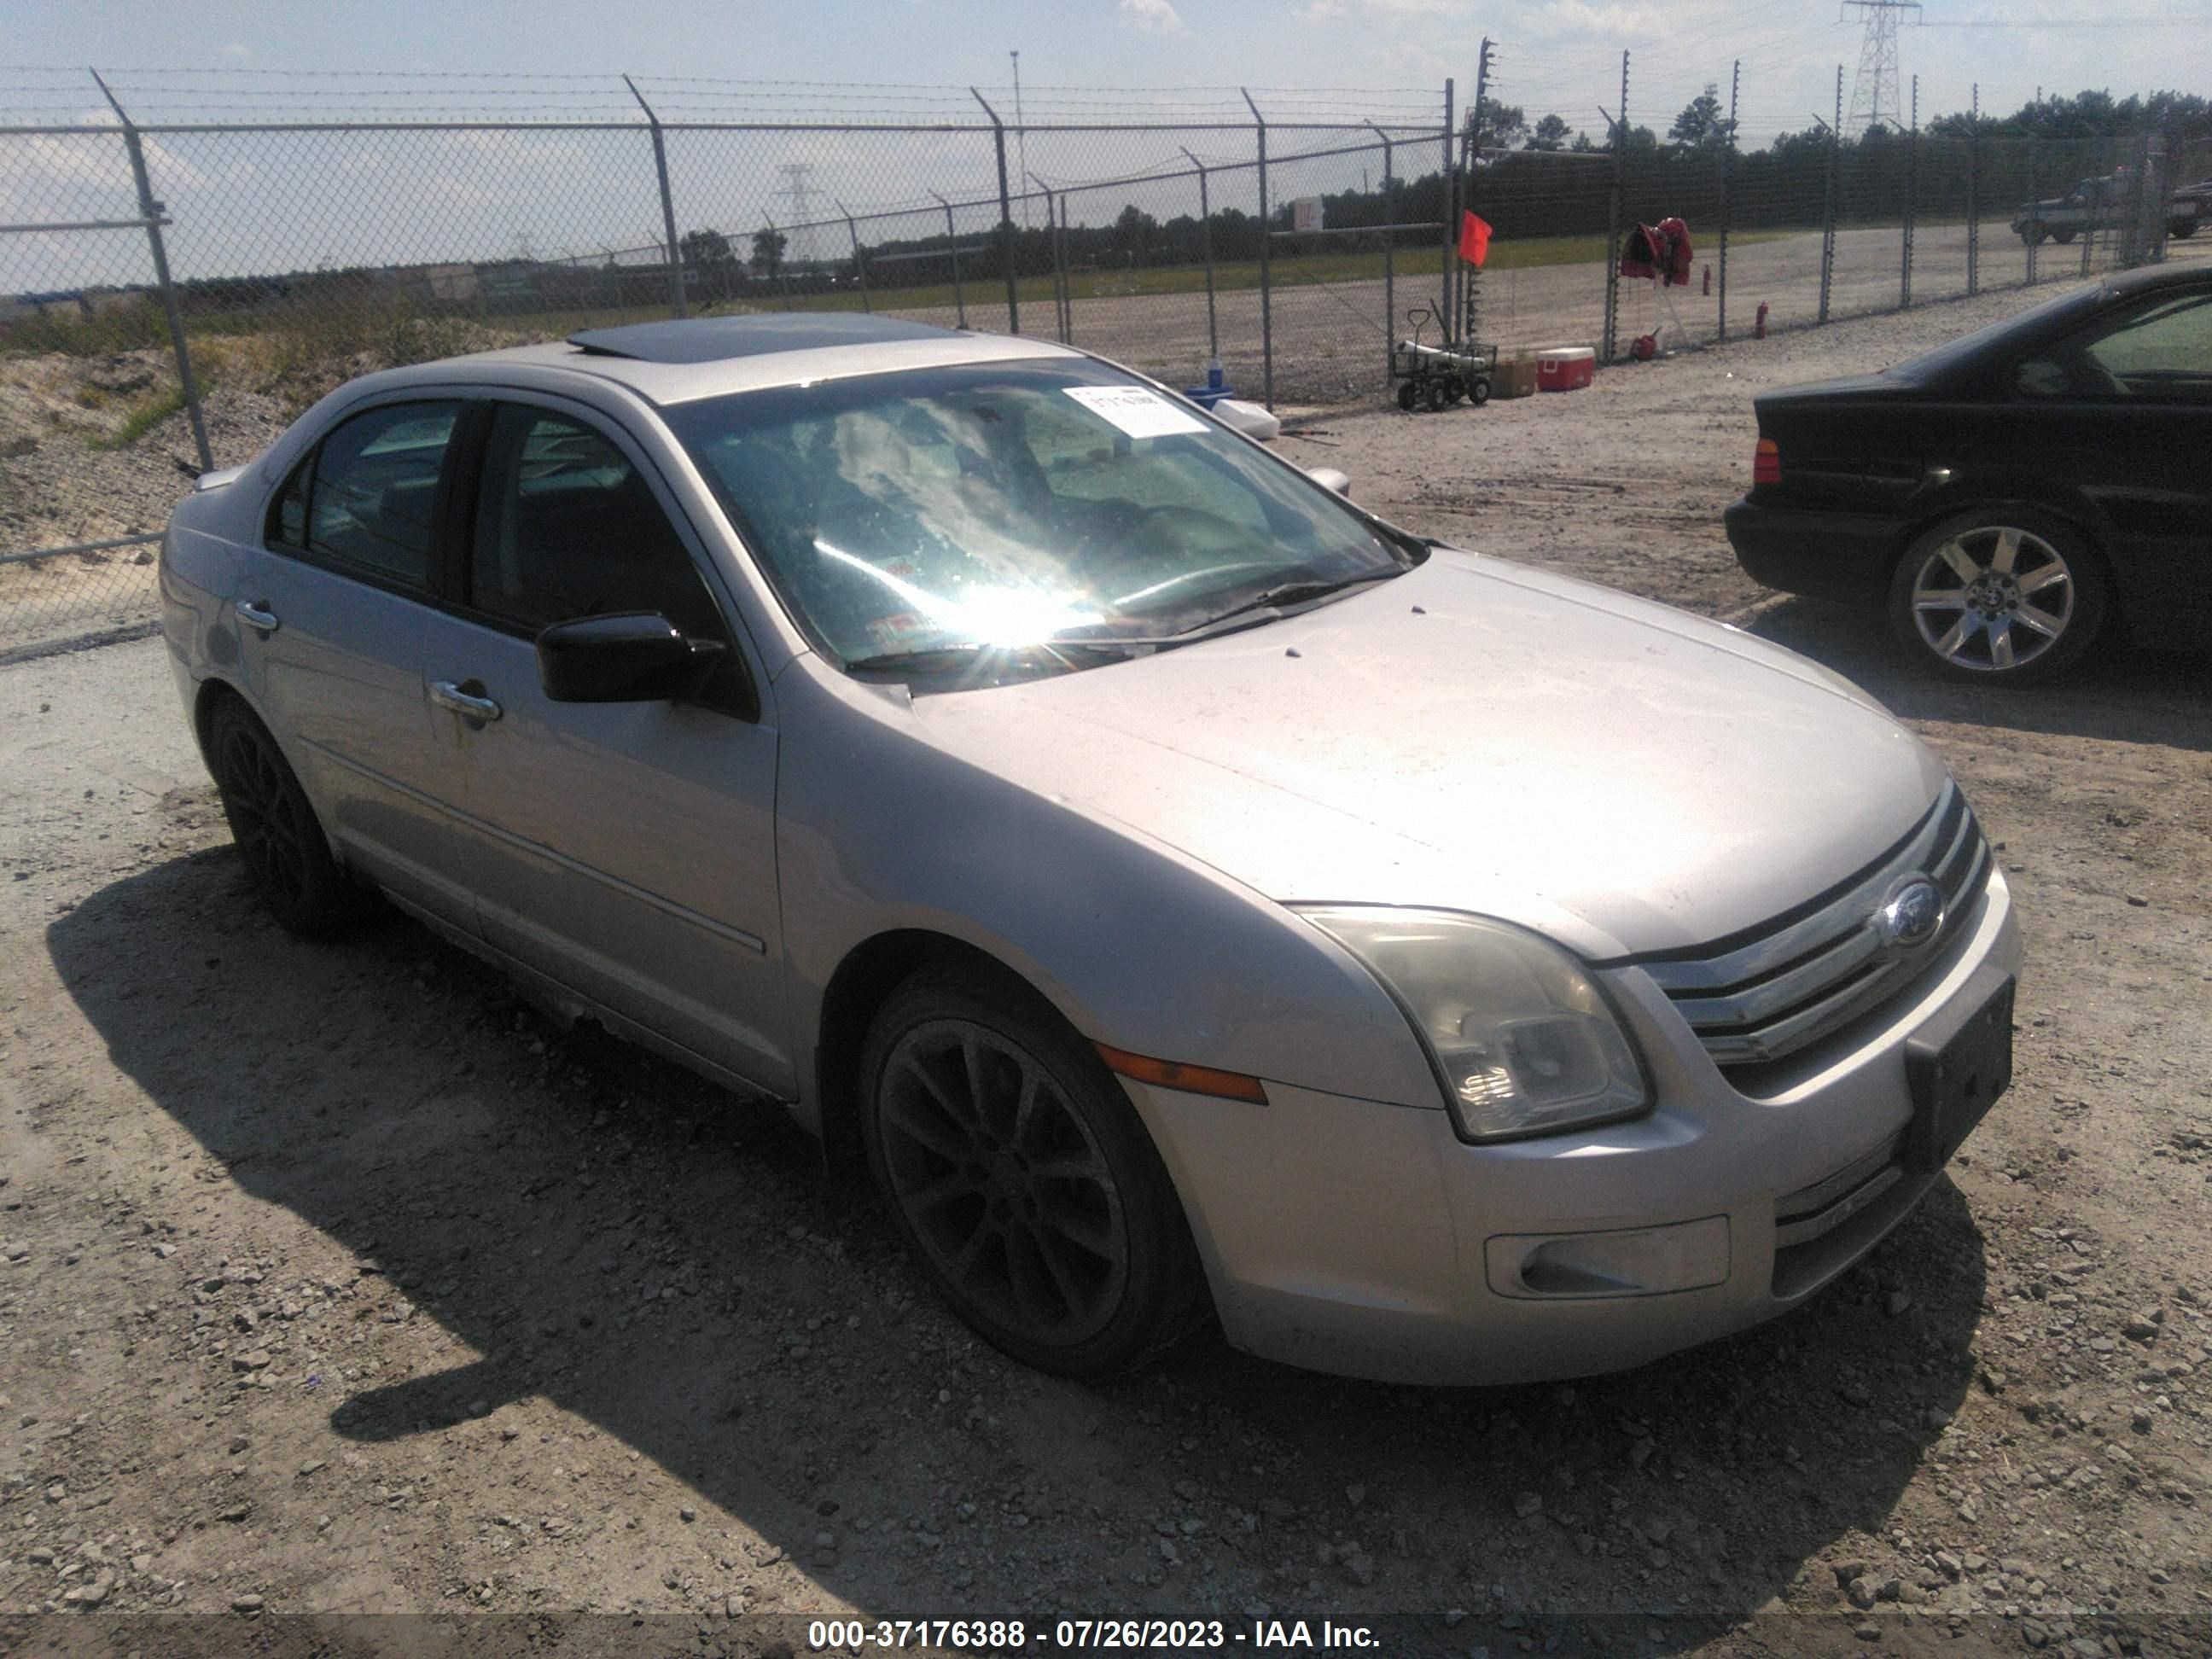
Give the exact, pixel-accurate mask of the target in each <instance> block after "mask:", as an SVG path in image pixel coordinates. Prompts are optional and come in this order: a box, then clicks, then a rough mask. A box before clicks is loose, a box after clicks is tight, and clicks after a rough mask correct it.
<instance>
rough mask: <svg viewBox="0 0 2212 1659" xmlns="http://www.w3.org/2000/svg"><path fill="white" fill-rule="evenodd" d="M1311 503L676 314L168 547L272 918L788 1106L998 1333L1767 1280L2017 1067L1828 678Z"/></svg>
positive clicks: (415, 382) (246, 499)
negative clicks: (431, 952) (376, 933)
mask: <svg viewBox="0 0 2212 1659" xmlns="http://www.w3.org/2000/svg"><path fill="white" fill-rule="evenodd" d="M1341 483H1342V480H1341V478H1340V477H1325V478H1317V477H1309V476H1308V475H1306V474H1304V473H1302V472H1300V471H1297V469H1296V468H1294V467H1292V466H1291V465H1288V464H1286V463H1285V462H1284V461H1283V460H1281V459H1279V458H1278V457H1276V456H1275V455H1274V454H1273V453H1270V452H1268V451H1267V450H1266V449H1264V448H1262V447H1260V446H1259V445H1258V444H1256V443H1255V442H1253V441H1250V440H1249V439H1247V438H1245V437H1243V436H1241V435H1238V434H1237V433H1236V432H1234V431H1231V429H1229V428H1226V427H1225V426H1223V425H1220V424H1218V423H1217V422H1215V421H1214V420H1213V419H1212V417H1211V416H1208V415H1206V414H1205V413H1202V412H1200V411H1199V410H1195V409H1194V408H1193V407H1192V406H1191V405H1189V404H1186V403H1184V402H1183V401H1182V400H1181V399H1180V398H1176V397H1175V396H1174V395H1173V394H1171V393H1170V392H1166V391H1164V389H1163V388H1161V387H1158V386H1155V385H1154V384H1152V382H1150V381H1148V380H1142V379H1140V378H1139V377H1137V376H1135V375H1133V374H1129V373H1127V372H1126V371H1123V370H1121V369H1119V368H1114V367H1112V366H1110V365H1109V364H1106V363H1103V362H1099V361H1097V359H1095V358H1092V357H1090V356H1085V355H1084V354H1082V353H1080V352H1077V351H1073V350H1070V349H1065V348H1061V347H1058V346H1054V345H1049V344H1045V343H1040V342H1037V341H1033V340H1024V339H1015V338H1010V337H994V336H988V335H972V334H966V333H951V332H946V331H941V330H937V329H932V328H925V327H921V326H919V325H911V324H905V323H897V322H891V321H886V320H884V319H876V318H862V317H850V318H839V317H807V316H799V315H790V316H782V317H764V318H717V319H704V320H698V321H692V322H680V323H665V324H647V325H637V326H634V327H626V328H614V329H606V330H600V331H592V332H587V333H582V334H579V335H576V336H574V337H573V338H572V339H570V340H569V341H568V342H567V343H562V344H554V345H540V346H529V347H523V348H519V349H512V350H504V351H496V352H491V353H489V354H485V355H483V356H473V357H465V358H460V359H456V360H453V361H451V362H438V363H429V364H425V365H422V366H420V367H416V368H406V369H400V370H396V371H393V372H391V373H387V374H374V375H371V376H369V377H368V378H366V379H363V380H356V381H355V382H354V383H352V384H351V385H349V386H345V387H344V388H343V389H342V390H340V391H338V392H335V393H333V394H332V395H331V397H329V398H325V400H324V401H323V402H322V403H320V404H318V405H317V406H316V407H315V408H314V409H313V410H310V411H309V412H308V413H307V416H305V417H303V418H302V419H301V421H300V422H298V424H297V425H295V427H293V428H292V429H291V430H290V431H289V432H288V433H287V434H286V435H284V436H283V438H282V439H281V440H280V441H278V442H277V443H276V446H275V447H273V448H271V449H270V451H269V453H267V454H265V455H264V456H263V457H261V458H260V459H258V460H257V461H255V462H253V463H252V464H251V465H247V466H245V467H241V468H238V469H236V470H234V471H229V472H224V473H216V474H211V475H210V476H209V477H205V478H204V479H203V480H202V481H201V483H200V488H199V489H198V490H197V492H196V493H195V494H193V495H191V497H189V498H188V499H187V500H186V501H185V502H184V503H183V504H182V505H181V506H180V507H179V508H178V510H177V513H176V515H175V518H174V520H173V523H172V525H171V526H170V529H169V533H168V537H167V542H166V544H165V546H164V548H163V554H162V561H161V579H162V580H161V590H162V596H163V602H164V606H165V616H166V627H167V637H168V642H169V648H170V652H171V654H172V658H173V663H174V666H175V671H176V678H177V684H178V688H179V691H180V692H181V694H182V696H183V698H184V702H185V708H186V710H187V712H188V714H189V716H190V718H191V722H192V725H193V727H194V730H195V731H196V732H197V735H198V738H199V741H200V744H201V747H202V750H203V751H204V754H205V756H206V757H207V761H208V764H209V767H210V770H211V772H212V773H213V775H214V776H215V779H216V783H217V784H218V786H219V787H220V789H221V791H222V799H223V803H224V805H225V808H226V810H227V811H228V815H229V818H230V823H231V826H232V828H233V830H234V833H235V836H236V838H237V841H238V844H239V847H240V851H241V852H242V854H244V857H245V860H246V865H247V866H248V868H249V869H250V870H251V872H252V876H253V878H254V879H255V881H256V883H257V884H258V887H259V888H260V890H261V891H262V892H263V894H264V896H265V897H266V899H267V902H268V903H269V905H270V908H271V909H272V910H273V912H274V913H275V915H276V918H277V920H278V921H281V922H282V923H283V925H284V926H286V927H289V928H291V929H293V930H294V931H295V932H298V933H306V934H313V935H322V934H327V933H332V932H334V931H336V930H337V929H339V928H340V927H343V925H344V924H345V922H346V921H348V920H349V918H350V917H351V916H353V915H355V914H356V911H357V910H358V908H360V905H361V902H362V898H363V897H364V896H366V895H367V894H368V893H370V892H380V893H382V894H383V895H385V896H386V897H388V898H389V899H390V901H391V902H393V903H394V904H397V905H398V907H399V908H402V909H404V910H405V911H407V912H409V913H410V914H411V915H416V916H417V917H419V918H420V919H421V920H422V921H425V922H427V923H428V924H429V925H430V926H431V927H434V928H435V929H437V930H438V931H439V932H441V933H444V934H446V935H447V936H449V937H450V938H452V939H454V940H456V941H458V942H459V943H460V944H461V945H464V946H465V947H467V948H468V949H470V950H472V951H477V952H479V953H481V954H483V956H485V957H489V958H490V959H492V960H493V961H495V962H496V963H499V964H500V965H501V966H502V967H503V968H505V969H507V970H508V971H509V972H510V973H512V974H513V975H515V976H516V977H517V978H519V979H520V980H521V981H524V982H525V984H526V986H528V987H531V988H532V990H533V991H535V992H536V993H537V994H539V995H540V996H541V997H543V998H544V999H546V1000H550V1001H551V1002H552V1003H554V1004H555V1005H556V1006H559V1007H561V1008H563V1009H565V1010H568V1011H569V1012H574V1013H576V1014H578V1015H581V1016H586V1017H588V1018H592V1019H595V1020H597V1021H599V1023H601V1024H603V1025H605V1026H606V1027H607V1028H609V1029H611V1030H614V1031H617V1032H618V1033H621V1034H623V1035H624V1036H628V1037H629V1038H631V1039H633V1040H635V1041H636V1042H641V1043H643V1044H646V1045H647V1046H648V1047H651V1048H655V1049H657V1050H659V1051H660V1052H662V1053H664V1054H668V1055H670V1056H671V1057H673V1058H675V1059H676V1060H680V1061H681V1062H683V1063H684V1064H685V1065H687V1066H693V1067H696V1069H698V1070H699V1071H701V1072H703V1073H707V1074H708V1075H710V1076H712V1077H714V1078H716V1079H720V1080H722V1081H724V1082H726V1083H727V1084H729V1085H732V1086H733V1087H737V1088H739V1089H742V1090H744V1091H748V1092H750V1093H753V1094H757V1095H766V1096H770V1097H774V1098H775V1099H776V1100H779V1101H781V1102H784V1103H787V1106H788V1108H789V1109H790V1110H791V1111H792V1112H793V1114H794V1115H796V1116H797V1117H798V1118H799V1120H800V1121H802V1122H804V1123H805V1124H806V1125H807V1126H808V1127H811V1128H812V1129H814V1130H816V1131H817V1132H818V1133H820V1134H821V1135H822V1136H823V1138H824V1139H825V1140H826V1142H827V1143H828V1145H829V1147H830V1149H831V1150H832V1152H836V1153H839V1154H842V1157H839V1158H833V1159H832V1164H833V1167H835V1168H838V1169H857V1168H858V1167H860V1164H862V1163H863V1162H865V1165H866V1168H867V1170H869V1171H870V1173H871V1174H872V1177H873V1180H874V1182H876V1184H877V1186H878V1188H880V1190H881V1192H882V1194H883V1196H884V1200H885V1201H886V1207H887V1209H888V1210H889V1212H890V1216H891V1217H892V1218H893V1221H894V1225H896V1228H897V1230H898V1231H899V1232H900V1233H901V1234H902V1237H904V1239H905V1240H906V1242H907V1243H908V1244H909V1245H910V1246H911V1247H912V1249H913V1252H914V1255H915V1258H916V1260H917V1261H919V1263H920V1264H921V1268H922V1270H923V1271H924V1272H925V1273H927V1276H928V1277H929V1278H930V1279H932V1280H933V1282H934V1284H935V1285H937V1287H938V1288H939V1291H941V1292H942V1293H943V1294H944V1296H945V1298H946V1300H947V1301H948V1302H950V1303H951V1304H952V1306H953V1307H954V1308H956V1309H957V1310H958V1311H959V1313H960V1314H961V1316H963V1318H965V1319H966V1320H967V1321H968V1322H969V1323H970V1324H972V1325H973V1326H974V1327H975V1328H976V1329H977V1330H978V1331H979V1332H981V1334H983V1335H984V1336H986V1337H987V1338H988V1339H989V1340H991V1341H993V1342H994V1343H996V1344H997V1345H998V1346H1000V1347H1001V1348H1003V1349H1005V1350H1006V1351H1007V1352H1010V1353H1012V1354H1014V1355H1016V1356H1018V1357H1019V1358H1022V1359H1024V1360H1026V1361H1029V1362H1030V1363H1031V1364H1036V1365H1039V1366H1042V1367H1045V1368H1047V1369H1049V1370H1058V1371H1062V1372H1066V1373H1070V1374H1074V1375H1097V1374H1101V1373H1105V1372H1109V1371H1111V1370H1117V1369H1121V1368H1125V1367H1127V1366H1129V1365H1131V1364H1134V1363H1136V1362H1139V1361H1140V1360H1142V1359H1143V1358H1146V1356H1148V1355H1150V1354H1152V1353H1153V1352H1157V1351H1158V1349H1160V1348H1161V1347H1162V1346H1164V1345H1165V1344H1166V1343H1168V1342H1170V1341H1171V1340H1174V1339H1175V1338H1176V1336H1178V1335H1179V1334H1182V1332H1184V1331H1185V1330H1187V1329H1188V1328H1190V1327H1191V1326H1192V1325H1193V1324H1194V1323H1195V1322H1198V1321H1200V1319H1202V1318H1203V1317H1204V1316H1206V1314H1207V1313H1208V1312H1209V1311H1211V1312H1212V1314H1213V1315H1216V1316H1218V1318H1219V1320H1220V1322H1221V1324H1222V1326H1223V1328H1224V1329H1225V1331H1226V1333H1227V1334H1228V1336H1229V1339H1230V1340H1231V1341H1232V1342H1233V1343H1235V1344H1237V1346H1240V1347H1243V1348H1245V1349H1248V1350H1249V1351H1251V1352H1255V1353H1258V1354H1263V1355H1266V1356H1268V1357H1270V1358H1276V1359H1281V1360H1285V1361H1288V1362H1290V1363H1291V1364H1298V1365H1305V1366H1311V1367H1316V1368H1319V1369H1322V1370H1334V1371H1341V1372H1346V1373H1351V1374H1354V1375H1358V1376H1370V1377H1379V1378H1388V1379H1395V1380H1400V1381H1405V1382H1422V1383H1479V1382H1480V1383H1486V1382H1504V1381H1515V1380H1525V1379H1532V1378H1540V1377H1555V1376H1571V1375H1576V1374H1580V1373H1588V1372H1595V1371H1602V1370H1613V1369H1617V1368H1620V1367H1623V1366H1627V1365H1632V1364H1638V1363H1639V1362H1642V1361H1644V1360H1648V1359H1650V1358H1653V1357H1654V1356H1656V1355H1659V1354H1663V1353H1666V1352H1669V1351H1671V1350H1674V1349H1677V1348H1680V1347H1683V1346H1686V1345H1689V1344H1691V1343H1695V1342H1699V1341H1703V1340H1707V1339H1709V1338H1712V1337H1716V1336H1719V1335H1721V1334H1724V1333H1726V1332H1729V1331H1734V1330H1736V1329H1738V1328H1741V1327H1744V1326H1747V1325H1749V1324H1752V1323H1753V1322H1757V1321H1759V1320H1762V1319H1765V1318H1768V1317H1771V1316H1773V1315H1775V1314H1778V1313H1780V1312H1783V1311H1784V1310H1787V1309H1789V1308H1790V1307H1792V1306H1794V1305H1795V1304H1797V1303H1799V1302H1801V1301H1802V1300H1803V1299H1804V1298H1805V1297H1808V1296H1809V1295H1811V1294H1812V1293H1813V1292H1814V1291H1816V1290H1818V1289H1819V1288H1820V1285H1823V1284H1824V1283H1826V1281H1827V1280H1829V1279H1832V1278H1834V1277H1835V1276H1836V1275H1837V1274H1838V1273H1840V1272H1842V1271H1843V1270H1844V1268H1845V1267H1847V1266H1848V1265H1849V1264H1850V1262H1852V1261H1854V1260H1856V1259H1857V1257H1858V1256H1860V1255H1862V1254H1863V1253H1864V1252H1865V1251H1866V1250H1868V1249H1869V1248H1871V1247H1872V1246H1873V1245H1874V1243H1875V1242H1876V1241H1877V1240H1878V1239H1880V1238H1881V1237H1882V1236H1883V1235H1884V1234H1885V1233H1887V1231H1889V1230H1890V1229H1891V1228H1893V1227H1894V1226H1895V1225H1897V1224H1898V1222H1899V1220H1900V1219H1901V1218H1903V1217H1904V1216H1905V1214H1906V1212H1908V1211H1910V1210H1911V1207H1912V1206H1913V1204H1914V1203H1915V1202H1916V1201H1917V1200H1918V1199H1919V1197H1920V1196H1921V1194H1923V1193H1924V1192H1925V1191H1926V1190H1927V1188H1929V1185H1930V1183H1932V1182H1934V1181H1935V1180H1936V1176H1937V1175H1938V1173H1939V1172H1940V1171H1941V1170H1942V1167H1943V1164H1944V1163H1945V1162H1946V1160H1947V1159H1948V1158H1949V1157H1950V1156H1951V1154H1952V1153H1953V1152H1954V1150H1955V1149H1956V1148H1957V1146H1958V1145H1959V1143H1960V1140H1961V1139H1963V1138H1964V1137H1965V1136H1966V1133H1968V1132H1969V1131H1970V1130H1971V1129H1972V1127H1973V1126H1974V1125H1975V1123H1976V1122H1977V1121H1978V1120H1979V1118H1980V1117H1981V1115H1982V1114H1983V1113H1984V1111H1985V1110H1986V1109H1988V1107H1989V1105H1990V1102H1991V1101H1992V1100H1993V1099H1994V1098H1995V1097H1996V1095H1997V1094H1998V1093H1999V1092H2000V1091H2002V1089H2003V1088H2004V1086H2005V1085H2006V1083H2007V1081H2008V1078H2009V1074H2010V1069H2011V1040H2012V1039H2011V1032H2012V1027H2011V1003H2012V994H2013V975H2014V973H2015V969H2016V967H2017V963H2018V957H2019V947H2018V943H2017V936H2016V933H2015V923H2014V920H2013V916H2012V912H2011V905H2010V901H2009V897H2008V891H2007V888H2006V884H2005V880H2004V877H2003V875H2002V872H2000V871H1999V870H1998V868H1997V866H1996V861H1995V860H1994V859H1993V858H1992V857H1991V856H1990V849H1989V848H1988V846H1987V844H1986V842H1984V839H1983V836H1982V833H1981V831H1980V829H1979V828H1978V826H1977V824H1976V823H1975V821H1974V817H1973V814H1972V812H1971V811H1969V810H1968V808H1967V805H1966V801H1965V800H1964V799H1962V798H1961V797H1960V793H1959V792H1958V790H1957V788H1956V787H1954V785H1953V784H1952V783H1951V782H1950V781H1949V779H1948V777H1947V776H1946V775H1945V772H1944V769H1943V768H1942V764H1941V763H1939V762H1938V761H1937V760H1936V758H1935V757H1933V756H1932V755H1931V754H1930V753H1929V751H1928V750H1927V749H1926V748H1924V747H1923V745H1922V744H1920V743H1918V742H1917V740H1916V739H1915V738H1912V737H1911V735H1910V734H1909V733H1908V732H1905V730H1904V729H1903V728H1901V727H1900V726H1898V725H1897V724H1896V723H1895V722H1894V721H1893V720H1890V719H1889V718H1888V717H1887V715H1886V714H1884V713H1883V712H1882V710H1881V708H1880V707H1879V706H1878V705H1876V704H1875V702H1872V701H1871V700H1870V699H1869V698H1868V697H1866V696H1864V695H1863V694H1862V693H1860V692H1859V691H1857V690H1855V689H1854V688H1853V687H1852V686H1850V684H1848V683H1846V682H1845V681H1844V680H1842V679H1839V678H1837V677H1835V676H1834V675H1832V674H1830V673H1828V672H1826V671H1824V670H1822V669H1820V668H1818V667H1816V666H1814V665H1812V664H1810V663H1808V662H1807V661H1805V660H1803V659H1801V658H1799V657H1796V656H1794V655H1792V654H1791V653H1789V652H1787V651H1784V650H1780V649H1778V648H1776V647H1772V646H1769V645H1766V644H1764V643H1762V642H1760V641H1757V640H1754V639H1750V638H1747V637H1746V636H1744V635H1741V634H1739V633H1736V632H1735V631H1733V630H1731V629H1726V628H1723V627H1720V626H1717V625H1715V624H1712V623H1706V622H1703V621H1699V620H1697V619H1695V618H1692V617H1687V616H1684V615H1682V614H1680V613H1679V612H1676V611H1670V610H1668V609H1665V608H1663V607H1662V606H1659V605H1651V604H1648V603H1645V602H1644V601H1641V600H1638V599H1630V598H1627V597H1626V596H1624V595H1621V594H1619V593H1615V592H1608V591H1607V590H1605V589H1602V588H1598V587H1593V586H1586V585H1584V584H1583V583H1580V582H1576V581H1571V580H1565V579H1562V578H1560V577H1557V576H1552V575H1547V574H1542V573H1541V572H1538V571H1534V570H1531V569H1528V568H1523V567H1521V566H1518V565H1515V564H1512V563H1510V562H1505V561H1503V560H1499V559H1495V558H1491V557H1486V556H1481V555H1478V554H1473V553H1468V552H1464V551H1461V550H1457V549H1454V548H1450V547H1447V546H1443V545H1442V544H1438V543H1436V542H1433V541H1425V540H1423V539H1420V538H1416V537H1413V536H1411V535H1408V534H1407V533H1405V532H1402V531H1400V530H1397V529H1395V528H1393V527H1392V526H1389V525H1388V524H1385V523H1383V521H1381V520H1377V519H1376V518H1374V517H1372V516H1371V515H1370V514H1368V513H1364V512H1363V511H1362V510H1360V509H1359V508H1358V507H1356V506H1355V505H1353V504H1352V502H1351V501H1348V500H1346V498H1345V496H1344V495H1343V494H1342V493H1341V492H1340V489H1333V488H1331V487H1330V486H1331V485H1332V484H1334V485H1338V486H1340V485H1341Z"/></svg>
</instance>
